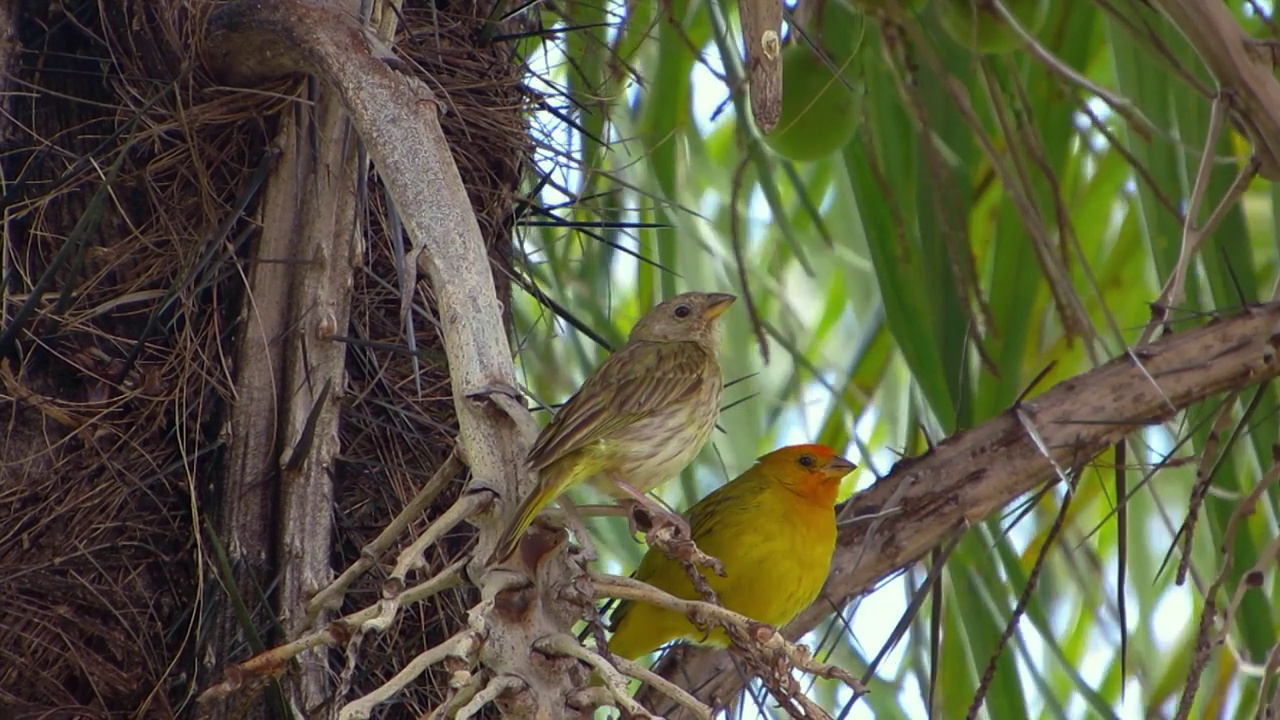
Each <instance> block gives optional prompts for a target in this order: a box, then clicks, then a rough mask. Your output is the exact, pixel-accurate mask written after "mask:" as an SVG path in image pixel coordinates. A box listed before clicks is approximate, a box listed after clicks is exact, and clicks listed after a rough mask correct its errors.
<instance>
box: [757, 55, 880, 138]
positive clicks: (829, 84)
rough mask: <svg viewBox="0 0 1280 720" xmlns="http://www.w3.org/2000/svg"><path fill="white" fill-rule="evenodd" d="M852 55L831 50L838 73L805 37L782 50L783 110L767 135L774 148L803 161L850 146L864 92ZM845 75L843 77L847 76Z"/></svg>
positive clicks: (856, 126)
mask: <svg viewBox="0 0 1280 720" xmlns="http://www.w3.org/2000/svg"><path fill="white" fill-rule="evenodd" d="M850 57H851V56H848V57H837V56H836V55H835V54H834V53H831V54H830V58H831V65H834V66H836V67H837V68H838V67H841V66H842V65H843V66H844V68H845V69H844V72H843V73H842V74H839V75H838V74H837V73H835V72H833V71H832V67H830V66H828V65H827V63H825V62H823V60H822V58H820V57H819V56H818V53H817V52H816V51H815V50H814V49H813V48H812V47H810V46H809V44H808V43H807V42H805V41H804V40H802V39H800V38H797V39H796V40H795V41H794V42H792V43H791V44H790V45H788V46H787V47H786V48H785V49H783V51H782V114H781V116H780V117H779V118H778V124H777V126H776V127H774V129H773V130H772V131H771V132H770V133H769V134H768V135H765V136H764V142H765V144H766V145H768V146H769V148H770V149H772V150H773V151H774V152H776V153H778V154H779V155H781V156H783V157H785V158H787V159H788V160H795V161H798V162H809V161H813V160H820V159H822V158H824V157H827V156H828V155H830V154H831V153H833V152H835V151H837V150H839V149H840V148H842V147H844V146H845V144H846V143H848V142H849V139H850V138H852V137H853V133H854V132H855V131H856V130H857V129H858V115H859V112H858V111H859V109H860V108H861V93H860V91H859V89H858V84H857V83H856V82H855V81H854V79H853V75H854V74H853V73H852V72H851V71H850V70H849V66H850V65H852V63H851V62H847V61H848V60H850ZM842 77H843V79H842Z"/></svg>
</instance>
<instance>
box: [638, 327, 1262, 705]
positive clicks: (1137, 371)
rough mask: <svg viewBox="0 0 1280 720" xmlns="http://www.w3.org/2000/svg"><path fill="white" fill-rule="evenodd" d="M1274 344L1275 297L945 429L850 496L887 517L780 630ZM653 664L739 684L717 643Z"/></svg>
mask: <svg viewBox="0 0 1280 720" xmlns="http://www.w3.org/2000/svg"><path fill="white" fill-rule="evenodd" d="M1278 346H1280V303H1269V304H1266V305H1260V306H1257V307H1254V308H1251V309H1249V310H1247V311H1245V312H1244V313H1242V314H1240V315H1237V316H1234V317H1230V318H1226V319H1221V320H1215V321H1214V322H1212V323H1210V324H1209V325H1207V326H1205V327H1202V328H1198V329H1196V330H1191V331H1189V332H1185V333H1180V334H1177V335H1173V336H1169V337H1166V338H1164V339H1163V340H1161V341H1159V342H1156V343H1154V344H1152V345H1149V346H1146V347H1143V348H1140V349H1138V350H1134V351H1133V352H1132V353H1131V354H1126V355H1123V356H1121V357H1118V358H1116V359H1114V360H1112V361H1111V362H1109V363H1107V364H1106V365H1103V366H1102V367H1099V368H1098V369H1096V370H1094V371H1092V372H1089V373H1086V374H1084V375H1081V376H1079V377H1075V378H1072V379H1070V380H1066V381H1064V382H1062V383H1059V384H1058V385H1056V386H1054V387H1053V388H1052V389H1050V390H1048V391H1047V392H1045V393H1044V394H1042V395H1039V396H1037V397H1036V398H1034V399H1033V400H1028V401H1026V402H1023V403H1022V404H1021V405H1019V406H1017V407H1015V408H1013V409H1011V410H1008V411H1006V412H1005V413H1004V414H1002V415H1000V416H999V417H996V418H994V419H992V420H990V421H988V422H986V423H984V424H983V425H980V426H979V427H977V428H974V429H972V430H969V431H966V432H962V433H959V434H957V435H954V436H952V437H950V438H948V439H947V440H945V441H944V442H942V443H941V444H940V445H938V446H937V447H936V448H934V449H933V451H931V452H930V453H928V454H927V455H924V456H922V457H919V458H911V459H907V460H903V461H901V462H899V463H898V464H897V465H896V466H895V467H894V469H893V471H892V472H891V473H890V474H889V475H888V476H886V477H885V478H883V479H881V480H880V481H879V482H878V483H876V484H875V485H874V486H873V487H871V488H869V489H868V490H866V491H864V492H862V493H859V494H858V495H856V496H855V497H854V498H853V500H851V501H850V503H849V504H848V506H846V507H845V509H844V512H843V513H842V516H841V519H842V520H847V519H850V518H856V517H860V516H869V515H873V514H883V518H882V519H880V520H863V521H861V522H857V523H853V524H851V525H849V526H847V527H844V528H843V529H842V531H841V534H840V540H839V546H838V548H837V551H836V557H835V560H834V562H833V564H832V568H831V575H830V576H829V577H828V578H827V584H826V587H825V588H824V589H823V598H822V599H820V600H819V601H818V602H816V603H815V604H814V605H813V606H812V607H810V608H809V609H808V610H806V611H805V612H804V613H803V614H801V615H800V617H799V618H797V619H796V621H795V622H793V623H792V624H791V625H789V626H787V628H786V631H785V635H786V636H787V637H789V638H793V639H794V638H797V637H800V636H801V635H803V634H804V633H806V632H808V631H809V630H812V629H813V628H814V627H816V626H817V624H818V623H819V622H821V621H822V620H823V619H824V618H825V617H827V616H828V615H830V612H831V610H830V608H831V605H830V603H834V604H835V605H836V606H838V607H843V606H844V605H845V604H847V603H848V602H849V601H850V600H851V599H852V598H854V597H855V596H857V595H858V594H860V593H865V592H867V591H868V590H870V589H871V588H872V587H874V586H875V585H876V583H878V582H879V581H880V580H882V579H883V578H886V577H888V576H889V575H892V574H893V573H895V572H897V571H898V570H901V569H902V568H904V567H906V566H908V565H910V564H912V563H914V562H915V561H916V560H918V559H919V558H920V557H921V556H923V555H924V554H925V553H926V552H928V551H929V550H930V549H932V548H933V547H935V546H937V545H938V544H939V543H940V542H942V541H943V540H944V539H945V538H946V536H947V535H948V534H950V533H951V532H953V531H954V530H955V529H957V528H960V527H963V524H964V523H966V522H967V523H977V522H980V521H981V520H983V519H984V518H986V517H988V516H990V515H991V514H993V513H994V512H997V511H998V510H999V509H1000V508H1002V507H1004V506H1005V505H1007V504H1008V503H1009V502H1011V501H1012V500H1014V499H1015V498H1017V497H1018V496H1019V495H1022V494H1023V493H1026V492H1028V491H1030V490H1033V489H1035V488H1037V487H1039V486H1041V485H1042V484H1044V483H1047V482H1055V481H1056V480H1057V479H1058V478H1059V477H1060V476H1059V470H1060V469H1069V468H1072V467H1078V466H1079V465H1080V464H1081V463H1084V462H1087V461H1089V460H1091V459H1092V458H1094V457H1095V456H1097V455H1098V454H1099V453H1101V452H1102V451H1103V450H1105V449H1106V448H1108V447H1110V446H1111V445H1113V444H1115V443H1116V442H1118V441H1119V440H1120V439H1121V438H1123V437H1124V436H1125V435H1127V434H1129V433H1131V432H1133V431H1134V430H1136V429H1138V428H1140V427H1143V426H1146V425H1151V424H1154V423H1158V422H1162V421H1165V420H1168V419H1169V418H1171V417H1172V416H1173V415H1175V414H1176V413H1177V412H1179V411H1181V410H1183V409H1185V408H1187V407H1188V406H1190V405H1193V404H1195V403H1197V402H1200V401H1201V400H1204V399H1205V398H1208V397H1210V396H1212V395H1214V394H1216V393H1220V392H1225V391H1231V390H1239V389H1241V388H1245V387H1248V386H1250V385H1254V384H1257V383H1260V382H1264V381H1266V380H1270V379H1271V378H1274V377H1276V376H1277V375H1280V362H1277V358H1276V355H1277V347H1278ZM1046 451H1047V452H1048V453H1049V455H1048V456H1046V454H1045V452H1046ZM658 671H659V673H660V674H661V675H662V676H664V677H667V678H671V679H673V680H675V681H677V682H678V683H679V684H680V685H681V686H683V687H685V688H698V689H699V690H698V691H697V692H696V693H695V694H696V695H697V696H698V697H699V698H700V699H702V700H704V701H707V700H713V701H723V700H724V699H725V698H728V697H730V696H731V695H732V694H733V693H735V692H737V690H738V689H739V688H740V687H741V679H740V678H739V677H738V674H737V672H736V671H735V670H734V669H733V664H732V663H731V662H730V660H729V658H728V656H727V654H726V653H724V652H710V651H705V650H697V651H692V652H688V653H684V654H673V655H672V657H671V658H669V659H668V661H664V662H663V663H660V667H659V668H658ZM872 692H875V689H874V688H872ZM641 702H642V703H643V704H644V705H645V706H646V707H649V708H652V709H653V710H654V711H655V712H657V713H659V714H663V715H666V716H667V717H669V718H672V719H674V718H682V717H685V715H684V714H682V712H681V711H679V709H677V708H676V707H674V705H673V703H671V701H670V700H668V699H667V698H665V697H664V696H661V695H660V694H658V693H655V692H652V691H649V690H648V689H646V690H644V691H642V696H641Z"/></svg>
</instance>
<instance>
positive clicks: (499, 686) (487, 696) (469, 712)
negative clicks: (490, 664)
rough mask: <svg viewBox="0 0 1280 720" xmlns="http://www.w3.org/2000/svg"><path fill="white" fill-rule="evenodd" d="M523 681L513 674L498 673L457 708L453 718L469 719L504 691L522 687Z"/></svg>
mask: <svg viewBox="0 0 1280 720" xmlns="http://www.w3.org/2000/svg"><path fill="white" fill-rule="evenodd" d="M524 687H525V684H524V681H523V680H521V679H520V678H518V677H516V676H514V675H499V676H498V677H496V678H494V679H493V680H490V681H489V684H488V685H485V686H484V688H483V689H482V690H481V691H480V692H478V693H476V696H475V697H473V698H471V702H469V703H467V704H466V705H463V706H462V707H460V708H458V714H457V715H456V716H454V720H471V718H473V717H475V716H476V715H477V714H479V713H480V711H481V710H482V709H484V706H485V705H488V704H489V703H491V702H493V701H494V700H497V699H498V698H499V697H502V695H503V694H504V693H507V692H512V691H516V690H522V689H524Z"/></svg>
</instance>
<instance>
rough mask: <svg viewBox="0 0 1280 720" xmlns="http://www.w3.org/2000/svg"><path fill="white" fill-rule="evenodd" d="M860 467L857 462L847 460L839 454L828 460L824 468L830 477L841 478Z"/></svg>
mask: <svg viewBox="0 0 1280 720" xmlns="http://www.w3.org/2000/svg"><path fill="white" fill-rule="evenodd" d="M857 468H858V466H857V464H856V463H853V462H850V461H849V460H845V459H844V458H842V457H840V456H839V455H837V456H835V457H833V458H831V459H830V460H828V461H827V466H826V467H825V468H823V470H824V471H825V472H826V474H827V476H828V477H832V478H837V479H841V478H844V476H845V475H848V474H849V473H851V472H853V471H854V470H856V469H857Z"/></svg>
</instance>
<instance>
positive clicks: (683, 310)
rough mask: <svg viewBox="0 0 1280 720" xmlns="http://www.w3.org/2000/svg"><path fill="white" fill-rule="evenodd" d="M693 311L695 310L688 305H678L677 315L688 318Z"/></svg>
mask: <svg viewBox="0 0 1280 720" xmlns="http://www.w3.org/2000/svg"><path fill="white" fill-rule="evenodd" d="M691 312H693V308H691V307H689V306H688V305H677V306H676V317H678V318H687V317H689V313H691Z"/></svg>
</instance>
